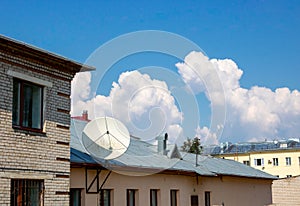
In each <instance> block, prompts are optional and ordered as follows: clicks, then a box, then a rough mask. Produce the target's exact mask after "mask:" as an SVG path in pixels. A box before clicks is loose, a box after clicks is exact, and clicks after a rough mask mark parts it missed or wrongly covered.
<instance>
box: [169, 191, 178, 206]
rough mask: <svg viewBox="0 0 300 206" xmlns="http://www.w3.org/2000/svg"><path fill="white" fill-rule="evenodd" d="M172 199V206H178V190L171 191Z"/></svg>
mask: <svg viewBox="0 0 300 206" xmlns="http://www.w3.org/2000/svg"><path fill="white" fill-rule="evenodd" d="M170 198H171V199H170V202H171V206H177V190H171V191H170Z"/></svg>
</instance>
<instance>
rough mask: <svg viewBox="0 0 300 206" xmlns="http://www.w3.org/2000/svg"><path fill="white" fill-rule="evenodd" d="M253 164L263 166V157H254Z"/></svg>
mask: <svg viewBox="0 0 300 206" xmlns="http://www.w3.org/2000/svg"><path fill="white" fill-rule="evenodd" d="M254 165H255V166H264V158H260V159H254Z"/></svg>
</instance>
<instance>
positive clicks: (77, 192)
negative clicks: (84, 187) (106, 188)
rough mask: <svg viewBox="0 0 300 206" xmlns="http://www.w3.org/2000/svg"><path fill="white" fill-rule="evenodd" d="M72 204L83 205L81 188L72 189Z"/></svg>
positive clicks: (74, 205)
mask: <svg viewBox="0 0 300 206" xmlns="http://www.w3.org/2000/svg"><path fill="white" fill-rule="evenodd" d="M70 206H81V189H74V188H71V189H70Z"/></svg>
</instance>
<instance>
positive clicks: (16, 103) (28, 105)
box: [12, 79, 43, 131]
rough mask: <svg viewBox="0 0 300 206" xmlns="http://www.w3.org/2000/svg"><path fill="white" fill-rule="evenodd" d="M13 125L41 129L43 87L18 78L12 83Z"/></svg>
mask: <svg viewBox="0 0 300 206" xmlns="http://www.w3.org/2000/svg"><path fill="white" fill-rule="evenodd" d="M12 119H13V126H14V127H19V128H21V129H30V130H36V131H41V130H42V121H43V87H42V86H39V85H36V84H33V83H30V82H27V81H22V80H19V79H14V85H13V117H12Z"/></svg>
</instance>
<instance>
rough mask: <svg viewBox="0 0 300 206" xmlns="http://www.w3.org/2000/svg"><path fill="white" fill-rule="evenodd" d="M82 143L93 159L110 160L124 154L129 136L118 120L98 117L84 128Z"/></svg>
mask: <svg viewBox="0 0 300 206" xmlns="http://www.w3.org/2000/svg"><path fill="white" fill-rule="evenodd" d="M82 143H83V145H84V147H85V149H86V150H87V151H88V152H89V153H90V154H91V155H92V156H94V157H95V158H101V159H106V160H110V159H114V158H117V157H119V156H121V155H122V154H124V152H126V150H127V148H128V146H129V143H130V135H129V132H128V130H127V128H126V127H125V126H124V124H123V123H122V122H120V121H119V120H117V119H114V118H111V117H100V118H97V119H94V120H92V121H90V122H89V123H88V124H87V125H86V126H85V128H84V130H83V132H82Z"/></svg>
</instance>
